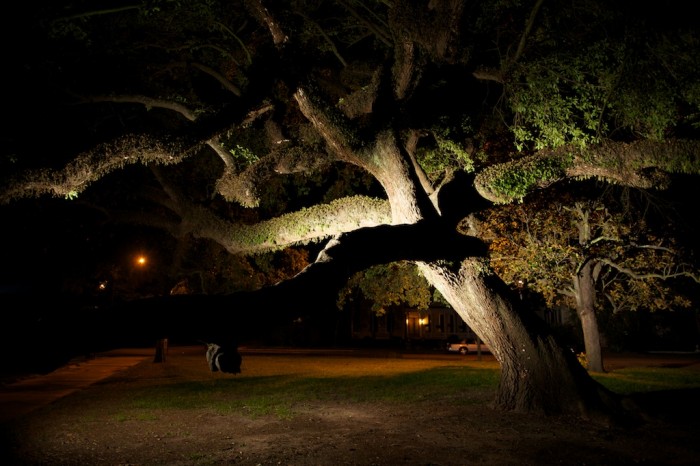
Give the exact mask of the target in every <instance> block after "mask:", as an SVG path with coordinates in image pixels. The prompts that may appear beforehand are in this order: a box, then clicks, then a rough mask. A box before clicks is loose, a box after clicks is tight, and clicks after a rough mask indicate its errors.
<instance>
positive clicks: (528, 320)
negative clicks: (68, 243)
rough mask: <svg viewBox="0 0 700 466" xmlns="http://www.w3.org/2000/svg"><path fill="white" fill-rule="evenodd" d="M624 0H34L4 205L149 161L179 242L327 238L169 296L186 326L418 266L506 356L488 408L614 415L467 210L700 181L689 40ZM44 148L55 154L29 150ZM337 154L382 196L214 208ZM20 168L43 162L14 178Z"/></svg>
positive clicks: (323, 164) (698, 89)
mask: <svg viewBox="0 0 700 466" xmlns="http://www.w3.org/2000/svg"><path fill="white" fill-rule="evenodd" d="M613 6H614V7H615V8H613ZM613 6H610V5H608V2H596V1H587V2H584V3H578V2H572V3H569V2H552V3H551V4H550V3H546V2H543V1H541V0H537V1H535V2H520V1H514V2H500V1H497V2H480V1H473V2H471V1H470V2H456V1H430V2H407V1H400V0H399V1H391V2H386V1H364V2H363V1H359V0H347V1H338V2H325V1H301V0H300V1H291V2H285V3H283V4H281V3H280V2H261V1H252V0H251V1H221V2H217V1H213V0H210V1H202V2H198V1H193V2H178V1H155V0H154V1H147V2H144V3H140V4H134V5H129V6H124V7H121V8H114V9H108V10H107V9H105V10H91V9H89V6H88V4H87V3H85V5H82V4H81V3H80V2H78V3H75V2H73V3H71V5H70V7H69V6H66V7H65V8H64V5H62V4H57V2H49V3H48V4H47V5H46V6H45V8H43V9H40V8H38V9H36V10H35V13H37V14H39V15H41V18H40V19H41V21H37V22H36V23H34V24H33V25H34V26H35V28H34V29H31V30H30V32H31V37H32V38H33V39H36V40H37V41H38V46H37V47H36V48H34V49H27V48H24V49H23V51H22V52H21V54H20V57H19V58H20V59H22V60H24V61H28V62H31V64H30V65H26V64H24V65H23V66H22V67H21V68H15V69H14V70H13V71H14V72H15V73H19V72H20V70H22V72H25V73H28V75H21V76H20V77H19V78H18V79H17V80H16V81H17V85H19V84H27V83H28V82H29V83H32V84H34V88H35V89H37V90H36V94H34V96H29V97H27V98H28V100H25V99H19V100H18V101H17V102H16V104H17V107H18V108H26V105H27V104H28V103H30V102H33V103H38V104H39V107H40V108H42V111H41V112H38V111H36V110H35V109H32V110H31V111H30V112H29V114H30V116H31V118H28V119H27V120H28V121H31V125H29V124H28V121H27V120H24V123H25V124H24V125H21V124H20V123H22V122H23V119H22V118H21V116H22V115H24V113H23V112H18V118H17V120H16V124H17V128H15V129H16V130H17V131H16V132H15V133H14V134H13V135H12V137H11V139H12V141H13V144H12V145H11V148H12V149H11V152H7V153H5V156H6V157H5V159H4V161H3V163H4V165H5V166H11V167H13V168H15V171H16V172H17V174H16V175H15V176H14V177H12V178H11V179H10V180H8V182H7V184H6V186H5V188H4V189H3V191H2V196H1V198H2V200H3V201H5V202H9V201H11V200H14V199H18V198H22V197H27V196H41V195H47V194H48V195H54V196H59V197H65V198H68V199H75V198H81V197H84V196H89V195H90V192H91V191H92V190H93V189H95V190H96V189H98V188H99V185H100V183H96V182H97V181H98V180H101V179H103V178H106V177H110V178H111V177H113V176H116V174H117V172H119V171H120V170H124V169H126V168H127V167H129V166H131V165H144V166H146V167H147V168H149V169H151V171H152V178H151V180H152V181H153V182H154V183H157V187H158V188H159V189H157V190H152V189H151V190H148V192H146V193H145V194H147V195H148V199H149V202H150V203H149V204H148V206H149V207H150V211H149V215H148V216H147V218H145V220H148V221H149V222H150V223H152V224H156V223H157V224H159V225H160V226H161V227H162V228H164V229H167V231H169V232H170V233H172V234H173V235H177V236H187V235H193V236H195V237H198V238H207V239H209V240H212V241H215V242H217V243H219V244H220V245H221V246H222V247H224V248H225V249H226V250H227V251H228V252H229V253H231V254H255V253H259V252H263V251H269V250H277V249H281V248H285V247H287V246H290V245H298V244H304V243H309V242H314V241H320V240H327V243H326V244H325V247H324V248H323V250H322V251H321V253H320V254H319V256H318V258H317V259H316V260H315V261H314V262H313V263H312V264H311V265H309V266H308V267H307V268H305V269H304V271H303V272H301V273H300V274H298V275H297V276H296V277H295V278H294V279H293V280H288V281H284V282H281V283H279V284H278V285H275V286H272V287H268V288H263V289H261V290H259V291H257V292H254V293H247V294H242V293H237V294H232V295H226V296H219V297H207V296H204V297H201V299H199V298H197V299H195V297H189V298H188V297H182V299H179V300H173V301H172V306H175V305H176V304H175V303H176V302H177V303H185V304H184V305H185V306H187V305H191V306H194V305H196V306H200V308H202V307H206V308H208V311H207V312H206V313H202V312H199V313H190V314H187V316H186V319H187V320H186V321H184V319H185V317H183V318H182V319H183V321H182V322H180V324H181V327H186V328H187V330H188V331H190V332H207V331H208V330H209V331H211V332H212V333H214V332H219V333H220V334H224V335H226V334H235V333H245V332H246V331H247V330H248V329H250V328H251V326H252V324H251V322H252V321H255V322H257V323H258V324H259V323H260V322H264V321H266V320H268V319H272V318H273V317H275V318H283V317H285V314H284V312H285V311H284V310H283V309H282V310H278V309H279V307H280V306H279V305H280V304H288V303H290V302H293V301H295V300H301V299H304V300H306V301H307V302H310V303H313V302H317V303H326V302H333V301H334V299H335V297H336V295H337V290H338V289H339V288H340V287H341V286H342V284H343V283H344V281H345V280H347V277H348V276H349V275H350V274H352V273H353V272H356V271H360V270H363V269H365V268H367V267H369V266H372V265H375V264H381V263H388V262H393V261H397V260H408V261H413V262H415V263H416V264H417V265H418V267H419V269H420V270H421V272H422V274H423V275H424V276H425V278H426V279H427V280H428V281H429V282H430V284H431V285H432V286H434V287H435V288H437V289H438V290H439V291H440V293H441V294H442V295H443V296H444V297H445V299H446V300H447V301H448V302H449V303H450V304H451V306H452V307H453V308H454V309H455V310H456V311H457V312H458V313H459V314H460V316H461V317H462V318H463V319H464V320H465V321H466V322H467V324H468V325H469V326H470V327H471V328H472V329H473V330H474V331H475V332H476V333H477V334H478V335H479V336H480V337H481V338H482V339H483V340H484V341H485V342H486V343H488V344H489V346H490V348H491V349H492V352H493V353H494V355H495V356H496V358H497V359H498V361H499V362H500V364H501V383H500V385H499V389H498V392H497V395H496V400H495V405H496V406H497V407H499V408H503V409H509V410H518V411H537V412H545V413H560V412H564V413H575V414H579V415H583V416H595V415H597V414H605V415H609V414H611V413H615V412H617V410H618V408H619V406H620V405H619V404H618V400H617V398H616V397H614V396H613V395H612V394H611V393H609V392H608V391H606V390H604V389H603V388H602V387H601V386H599V385H598V384H596V383H595V382H594V381H593V380H592V379H591V378H590V377H589V376H588V375H587V373H586V372H585V370H583V368H582V367H581V366H580V364H579V363H578V361H577V360H576V359H575V358H574V357H573V355H572V354H571V353H570V352H567V351H564V350H563V349H562V347H561V346H560V345H559V343H558V342H557V341H556V339H555V338H554V337H553V335H552V334H551V332H550V330H549V329H548V328H547V327H546V326H545V325H543V323H542V322H541V321H540V320H538V319H537V318H536V317H535V316H534V313H532V312H531V310H530V309H529V303H527V302H520V301H519V300H518V299H514V295H513V294H512V292H511V291H510V290H509V288H508V286H507V285H506V284H505V283H504V282H503V281H502V280H501V279H500V278H499V277H498V276H496V275H495V274H494V273H493V272H492V270H491V269H490V267H489V263H488V260H487V258H486V247H485V246H484V243H483V242H482V241H481V240H480V239H479V237H478V231H477V230H475V229H472V228H470V226H469V225H470V221H469V219H470V214H473V213H475V212H478V211H480V210H482V209H483V208H485V207H486V206H488V205H490V204H492V203H495V204H507V203H511V202H520V201H527V194H528V193H529V192H531V191H532V190H534V189H540V188H542V189H544V188H546V187H547V186H549V185H551V184H552V183H555V182H557V181H560V180H562V179H566V178H587V177H597V178H600V179H605V180H609V181H612V182H617V183H623V184H626V185H629V186H633V187H643V188H651V187H657V186H664V185H665V184H666V183H667V182H668V178H667V176H666V175H667V174H668V173H674V172H683V173H693V174H695V173H697V171H698V168H699V166H700V163H698V162H699V160H698V148H699V147H700V144H699V143H698V141H696V140H695V139H693V135H694V134H695V133H694V130H695V129H696V126H697V123H698V118H697V115H698V104H699V103H700V85H698V79H697V77H698V70H699V69H700V67H698V62H697V57H698V56H700V55H698V53H697V47H698V45H697V44H698V41H697V34H696V31H694V30H693V29H691V28H688V27H684V26H683V25H680V26H681V27H680V28H679V27H678V26H679V25H678V24H676V23H675V22H671V21H666V19H669V18H659V17H657V18H655V21H656V22H654V23H652V22H650V20H649V18H647V17H646V16H644V15H643V14H642V13H640V12H639V9H638V5H637V4H636V3H635V4H634V5H632V4H627V3H626V2H621V3H619V4H618V3H616V4H615V5H613ZM688 17H690V16H688ZM670 19H672V18H670ZM41 35H44V36H43V37H45V38H46V40H44V39H41V37H42V36H41ZM47 35H48V36H47ZM18 39H21V37H19V38H15V40H18ZM29 42H31V41H29ZM42 53H45V54H47V55H46V56H45V57H43V59H42V56H41V54H42ZM33 54H36V55H33ZM671 57H673V58H671ZM642 75H643V76H645V79H639V77H640V76H642ZM49 85H50V87H49ZM25 89H26V88H25ZM48 89H51V90H52V91H54V90H56V89H58V90H59V91H60V92H59V93H58V94H56V93H54V92H51V93H49V92H48ZM49 98H50V99H51V101H50V102H49V101H48V99H49ZM62 104H67V106H66V107H63V106H62ZM58 108H61V109H63V110H62V111H61V112H58V111H57V110H56V109H58ZM25 112H26V110H25ZM59 120H60V122H61V124H60V125H58V126H51V124H55V123H56V122H57V121H59ZM42 125H43V126H42ZM42 127H43V128H45V129H46V131H45V132H44V137H43V138H41V139H39V140H36V141H35V144H33V145H32V147H30V146H29V145H28V144H27V142H28V141H29V140H30V139H29V137H28V136H29V135H33V134H35V131H36V128H42ZM29 149H32V150H29ZM49 150H50V152H47V151H49ZM36 151H43V153H46V154H47V156H46V157H44V158H43V160H40V161H38V162H37V161H35V160H29V159H27V157H30V156H31V154H32V153H36ZM49 155H50V156H49ZM40 162H43V163H40ZM64 162H65V163H64ZM62 163H64V164H63V165H61V164H62ZM337 164H349V165H352V166H355V167H357V168H358V169H360V170H362V171H364V172H365V173H368V174H369V175H371V176H372V177H373V178H374V180H376V182H377V183H378V185H379V186H380V187H381V189H382V191H383V195H384V197H383V198H381V199H377V198H371V197H366V196H355V197H341V198H333V199H332V200H330V199H329V202H327V203H322V204H315V205H306V206H303V208H301V209H297V210H294V211H291V212H286V213H284V214H282V215H279V216H276V217H271V218H265V219H260V220H261V221H258V222H254V223H251V222H247V223H246V222H241V221H236V219H235V218H231V217H227V213H228V212H229V211H227V209H226V208H225V207H222V203H221V200H226V201H229V202H235V203H238V204H240V205H242V206H246V207H249V208H255V207H256V206H260V205H261V199H262V198H263V196H264V192H265V189H266V188H268V187H269V183H270V181H269V180H271V179H273V178H274V177H278V176H289V175H291V174H294V173H305V172H314V171H319V170H324V169H328V168H329V167H333V166H336V165H337ZM25 165H26V166H32V165H33V166H34V167H35V168H34V169H31V170H28V171H19V170H17V169H18V168H20V167H21V166H25ZM38 165H44V166H45V168H36V167H37V166H38ZM178 167H185V168H184V169H182V170H179V171H178ZM468 172H471V173H473V174H474V175H466V176H465V173H468ZM93 184H95V187H94V188H93V187H91V185H93ZM154 186H155V184H154ZM88 187H90V189H88ZM149 187H150V186H149ZM86 190H87V191H86ZM130 194H132V195H133V194H134V193H130ZM145 206H146V204H144V206H142V207H141V209H142V211H143V210H145V209H146V207H145ZM141 219H142V220H144V216H143V215H142V216H141ZM458 223H460V228H459V229H457V228H456V227H457V224H458ZM328 238H331V239H330V240H328ZM318 307H320V308H323V306H322V305H318ZM171 309H172V308H171ZM252 310H260V312H257V313H256V312H252ZM172 314H174V315H172ZM177 315H178V314H177V313H171V317H170V319H171V320H172V319H175V316H177ZM242 319H245V320H246V321H245V323H242ZM256 319H257V320H256ZM200 320H201V321H200ZM218 337H222V335H218Z"/></svg>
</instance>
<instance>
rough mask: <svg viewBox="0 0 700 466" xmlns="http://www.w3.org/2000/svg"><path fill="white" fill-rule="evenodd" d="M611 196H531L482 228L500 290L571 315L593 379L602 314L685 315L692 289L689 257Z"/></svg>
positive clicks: (496, 213)
mask: <svg viewBox="0 0 700 466" xmlns="http://www.w3.org/2000/svg"><path fill="white" fill-rule="evenodd" d="M617 192H618V191H617V190H608V191H607V192H606V193H605V194H604V195H599V196H595V195H594V196H593V197H592V198H590V197H589V198H584V197H582V196H581V195H580V194H579V195H578V196H573V195H572V194H570V193H563V194H561V195H559V196H557V197H556V201H553V200H552V198H551V197H546V198H545V197H544V196H533V198H531V199H530V202H528V203H527V204H523V205H512V206H508V207H507V208H500V209H497V210H493V211H491V212H490V215H488V216H487V218H486V220H485V221H484V223H483V225H481V228H483V229H484V230H485V231H488V232H489V234H491V235H492V238H493V242H492V243H491V245H490V250H491V260H492V264H493V267H494V270H496V272H497V273H498V274H499V275H500V276H501V277H502V278H503V279H504V280H505V281H506V283H509V284H511V286H513V287H516V288H521V287H527V288H528V289H529V290H532V291H535V292H537V293H539V294H541V295H542V296H543V297H544V300H545V302H546V304H547V305H548V306H565V307H569V308H572V309H575V310H576V313H577V315H578V317H579V319H580V323H581V328H582V330H583V340H584V346H585V352H586V361H587V365H588V368H589V369H590V370H592V371H597V372H601V371H603V369H604V366H603V356H602V346H601V336H600V329H599V324H598V319H597V317H596V314H597V313H598V312H600V311H601V309H603V308H607V309H609V310H610V311H611V312H612V313H617V312H624V311H628V310H637V309H639V308H645V309H648V310H651V311H656V310H664V309H673V308H676V309H678V308H688V307H690V305H691V301H690V300H689V299H688V297H687V296H684V295H683V290H684V288H685V289H687V287H688V283H686V281H688V282H689V283H693V282H696V283H697V282H698V274H697V271H696V270H697V268H696V265H694V264H693V263H692V262H691V261H692V260H693V259H692V257H691V256H689V254H688V253H687V252H686V251H683V249H681V248H680V247H679V246H678V245H677V244H676V243H675V241H674V238H673V237H672V236H671V234H672V232H670V231H668V229H667V226H666V224H665V223H662V224H663V225H664V227H665V228H666V231H656V232H655V231H654V230H655V229H654V228H652V227H651V226H650V225H649V220H650V219H649V218H645V215H644V213H645V212H647V209H644V208H643V206H635V208H631V205H630V202H631V201H630V200H629V197H627V199H628V201H627V202H626V203H624V204H623V203H622V202H621V200H620V199H619V198H617V199H616V196H615V195H614V194H613V193H617ZM649 215H650V214H649V213H647V217H648V216H649ZM652 223H654V222H652ZM655 223H657V224H658V223H659V222H658V221H657V222H655ZM674 279H675V282H676V283H675V284H673V282H674ZM683 279H685V280H683ZM674 285H675V286H674Z"/></svg>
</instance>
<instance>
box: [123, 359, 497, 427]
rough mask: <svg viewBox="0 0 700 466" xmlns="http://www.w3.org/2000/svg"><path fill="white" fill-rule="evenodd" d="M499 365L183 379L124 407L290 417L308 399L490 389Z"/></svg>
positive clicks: (403, 399) (375, 398) (411, 397)
mask: <svg viewBox="0 0 700 466" xmlns="http://www.w3.org/2000/svg"><path fill="white" fill-rule="evenodd" d="M497 383H498V370H497V369H475V368H469V367H464V368H454V367H450V368H436V369H429V370H425V371H418V372H409V373H403V374H395V375H391V376H360V377H349V376H343V377H319V378H317V377H300V376H268V377H248V378H232V379H218V380H214V381H206V382H202V381H199V382H183V383H175V384H169V385H163V386H151V387H145V388H138V389H135V390H134V391H133V392H131V393H129V395H128V397H127V400H128V401H126V406H125V407H127V408H131V409H138V410H160V409H203V408H209V409H213V410H215V411H217V412H220V413H229V412H243V413H247V414H249V415H251V416H260V415H267V414H274V415H275V416H278V417H281V418H286V417H291V416H292V412H293V409H292V408H293V406H294V405H295V404H303V403H306V402H312V401H348V402H387V403H413V402H419V401H421V400H425V399H430V400H435V399H439V398H445V399H447V398H455V396H456V395H459V394H461V393H463V392H464V391H465V390H467V391H468V390H474V389H486V390H492V389H493V388H495V387H496V384H497Z"/></svg>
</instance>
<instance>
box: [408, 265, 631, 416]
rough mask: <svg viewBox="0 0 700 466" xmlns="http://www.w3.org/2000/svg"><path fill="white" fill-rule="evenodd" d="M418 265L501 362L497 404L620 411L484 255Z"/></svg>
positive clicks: (551, 410) (582, 412)
mask: <svg viewBox="0 0 700 466" xmlns="http://www.w3.org/2000/svg"><path fill="white" fill-rule="evenodd" d="M420 265H421V270H422V271H423V273H424V274H425V276H426V277H427V278H428V280H429V281H430V282H431V283H432V284H433V285H435V286H436V287H437V289H438V290H440V292H441V293H442V294H443V296H445V298H446V299H447V300H448V302H449V303H450V304H451V305H452V306H453V307H454V309H455V310H456V311H457V312H458V313H459V315H460V316H461V317H462V318H463V319H464V320H465V322H466V323H467V324H468V325H469V326H470V327H471V328H472V330H474V331H475V332H476V333H477V334H478V335H479V336H480V337H481V338H482V339H483V340H484V341H485V342H486V343H487V344H488V345H489V347H490V348H491V351H492V352H493V354H494V356H495V357H496V359H497V360H498V361H499V363H500V364H501V380H500V384H499V388H498V392H497V394H496V399H495V406H496V407H497V408H500V409H504V410H511V411H520V412H537V413H543V414H574V415H579V416H582V417H584V418H589V419H598V420H606V421H609V420H610V419H611V416H612V415H614V414H615V413H616V412H618V410H619V409H620V403H619V399H618V398H617V397H616V396H615V395H614V394H612V393H611V392H609V391H608V390H606V389H605V388H604V387H602V386H601V385H600V384H598V383H597V382H595V381H594V380H593V379H592V378H591V377H590V376H589V375H588V373H587V372H586V371H585V369H583V367H582V366H581V365H580V364H579V362H578V360H577V359H576V356H575V355H574V354H573V353H572V352H570V351H565V350H564V349H563V348H562V346H561V345H560V344H559V343H558V342H557V341H556V339H555V337H554V336H553V334H552V333H551V331H550V330H549V328H548V327H547V326H546V324H545V323H544V322H543V321H542V320H540V319H539V318H538V317H537V316H536V314H534V312H533V311H531V310H530V309H527V308H523V307H520V306H523V305H522V304H521V302H520V301H519V300H517V299H515V296H514V295H513V294H512V292H511V291H510V290H509V289H508V288H507V286H506V285H505V283H503V281H501V280H500V279H499V278H498V277H497V276H496V275H495V274H493V273H491V271H490V270H489V269H488V267H487V265H486V263H485V262H484V261H482V260H479V259H466V260H464V261H463V262H462V263H461V265H460V267H459V269H458V270H451V269H450V268H449V267H447V266H446V265H445V264H441V263H422V264H420Z"/></svg>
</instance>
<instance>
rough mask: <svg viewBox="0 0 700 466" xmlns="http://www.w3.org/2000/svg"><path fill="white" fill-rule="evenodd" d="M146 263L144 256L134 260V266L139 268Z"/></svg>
mask: <svg viewBox="0 0 700 466" xmlns="http://www.w3.org/2000/svg"><path fill="white" fill-rule="evenodd" d="M146 262H147V261H146V256H138V257H137V258H136V265H138V266H139V267H143V266H145V265H146Z"/></svg>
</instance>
